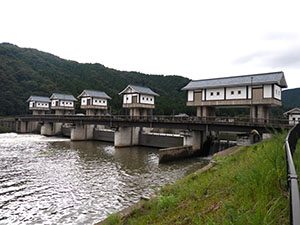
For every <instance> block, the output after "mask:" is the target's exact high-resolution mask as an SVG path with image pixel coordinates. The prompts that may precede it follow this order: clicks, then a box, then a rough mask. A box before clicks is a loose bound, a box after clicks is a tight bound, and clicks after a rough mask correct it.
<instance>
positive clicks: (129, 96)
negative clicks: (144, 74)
mask: <svg viewBox="0 0 300 225" xmlns="http://www.w3.org/2000/svg"><path fill="white" fill-rule="evenodd" d="M133 96H137V102H138V103H139V96H138V94H124V95H123V103H124V104H128V103H129V104H130V103H132V97H133Z"/></svg>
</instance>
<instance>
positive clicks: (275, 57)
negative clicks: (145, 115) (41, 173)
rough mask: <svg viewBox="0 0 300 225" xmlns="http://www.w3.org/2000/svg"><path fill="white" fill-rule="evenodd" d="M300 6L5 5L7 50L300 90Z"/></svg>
mask: <svg viewBox="0 0 300 225" xmlns="http://www.w3.org/2000/svg"><path fill="white" fill-rule="evenodd" d="M299 10H300V1H299V0H296V1H294V0H285V1H283V0H272V1H268V0H250V1H248V0H236V1H235V0H226V1H224V0H205V1H204V0H203V1H202V0H181V1H178V0H81V1H79V0H42V1H41V0H1V1H0V24H1V26H0V43H1V42H9V43H12V44H15V45H18V46H19V47H29V48H35V49H38V50H41V51H45V52H49V53H52V54H54V55H57V56H59V57H61V58H64V59H69V60H75V61H78V62H81V63H100V64H103V65H105V66H107V67H110V68H114V69H118V70H125V71H138V72H142V73H147V74H163V75H181V76H184V77H188V78H190V79H193V80H199V79H207V78H214V77H224V76H235V75H246V74H253V73H264V72H272V71H283V72H284V73H285V77H286V80H287V83H288V86H289V88H296V87H300V77H299V75H300V73H299V72H300V13H299Z"/></svg>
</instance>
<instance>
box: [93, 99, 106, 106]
mask: <svg viewBox="0 0 300 225" xmlns="http://www.w3.org/2000/svg"><path fill="white" fill-rule="evenodd" d="M93 105H97V106H107V100H106V99H102V98H94V99H93Z"/></svg>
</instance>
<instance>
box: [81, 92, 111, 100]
mask: <svg viewBox="0 0 300 225" xmlns="http://www.w3.org/2000/svg"><path fill="white" fill-rule="evenodd" d="M83 96H88V97H97V98H103V99H111V97H109V96H108V95H107V94H106V93H105V92H103V91H94V90H83V91H82V92H81V94H80V95H79V96H78V97H77V98H81V97H83Z"/></svg>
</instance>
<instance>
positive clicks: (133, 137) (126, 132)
mask: <svg viewBox="0 0 300 225" xmlns="http://www.w3.org/2000/svg"><path fill="white" fill-rule="evenodd" d="M140 130H141V128H140V127H119V129H118V130H116V132H115V138H114V142H115V144H114V145H115V147H129V146H134V145H138V144H139V136H140Z"/></svg>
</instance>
